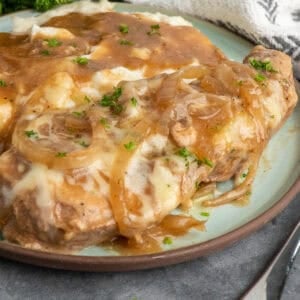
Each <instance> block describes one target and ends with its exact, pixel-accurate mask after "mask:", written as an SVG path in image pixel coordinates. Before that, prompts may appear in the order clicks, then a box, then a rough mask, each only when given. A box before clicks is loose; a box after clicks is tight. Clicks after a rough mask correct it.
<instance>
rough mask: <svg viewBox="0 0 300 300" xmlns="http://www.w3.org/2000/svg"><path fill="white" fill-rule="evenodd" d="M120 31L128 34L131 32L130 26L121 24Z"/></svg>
mask: <svg viewBox="0 0 300 300" xmlns="http://www.w3.org/2000/svg"><path fill="white" fill-rule="evenodd" d="M119 30H120V32H122V33H125V34H126V33H128V31H129V28H128V25H126V24H120V25H119Z"/></svg>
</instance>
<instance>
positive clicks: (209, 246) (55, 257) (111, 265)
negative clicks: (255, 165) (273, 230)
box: [0, 3, 300, 272]
mask: <svg viewBox="0 0 300 300" xmlns="http://www.w3.org/2000/svg"><path fill="white" fill-rule="evenodd" d="M117 4H122V5H124V3H117ZM127 5H132V4H128V3H125V5H124V6H127ZM134 6H141V5H134ZM143 6H144V5H143ZM144 7H145V6H144ZM26 11H31V10H23V11H20V12H26ZM163 11H166V10H163ZM20 12H15V13H11V14H7V15H5V16H2V17H0V18H3V19H6V18H11V17H13V16H16V15H18V14H19V13H20ZM170 13H172V11H170ZM173 13H174V12H173ZM180 16H182V17H185V16H186V15H185V14H180ZM187 17H188V18H190V19H191V18H192V19H195V20H196V21H202V22H205V23H207V24H210V25H214V26H215V27H217V28H220V27H219V26H217V25H215V24H212V23H210V22H207V21H205V20H200V19H197V18H195V17H193V16H190V15H188V16H187ZM223 29H224V30H226V31H227V32H230V31H229V30H227V29H226V28H223ZM230 33H231V34H234V33H232V32H230ZM238 37H239V38H241V39H244V38H243V37H240V36H238ZM244 40H246V41H247V39H244ZM298 193H300V176H298V178H297V179H296V180H295V182H294V183H293V184H292V186H291V187H290V189H289V190H288V191H287V192H286V193H285V194H284V195H283V196H282V197H281V198H280V199H278V200H277V201H276V203H274V204H273V206H271V207H270V208H269V209H267V210H266V211H264V212H263V213H261V214H260V215H258V216H257V217H255V218H254V219H252V220H250V221H249V222H247V223H245V224H244V225H242V226H240V227H238V228H236V229H234V230H232V231H230V232H228V233H225V234H223V235H221V236H218V237H216V238H213V239H211V240H208V241H205V242H201V243H197V244H194V245H190V246H185V247H180V248H178V249H174V250H168V251H162V252H159V253H153V254H146V255H136V256H83V255H71V254H60V253H52V252H44V251H38V250H32V249H26V248H23V247H21V246H19V245H15V244H11V243H9V242H5V241H4V242H0V257H3V258H6V259H9V260H14V261H18V262H22V263H26V264H31V265H36V266H41V267H48V268H53V269H61V270H71V271H86V272H123V271H135V270H143V269H152V268H157V267H163V266H167V265H173V264H178V263H182V262H185V261H190V260H193V259H196V258H199V257H201V256H205V255H207V254H210V253H212V252H215V251H220V250H222V249H224V248H225V247H228V246H230V245H231V244H233V243H235V242H237V241H240V240H241V239H243V238H245V237H246V236H248V235H250V234H251V233H253V232H255V231H256V230H258V229H259V228H261V227H262V226H264V225H265V224H266V223H268V222H269V221H271V220H272V219H273V218H274V217H276V216H277V215H278V214H279V213H280V212H281V211H282V210H283V209H284V208H285V207H286V206H287V205H288V204H289V203H290V202H291V201H292V200H293V199H294V198H295V197H296V196H297V194H298Z"/></svg>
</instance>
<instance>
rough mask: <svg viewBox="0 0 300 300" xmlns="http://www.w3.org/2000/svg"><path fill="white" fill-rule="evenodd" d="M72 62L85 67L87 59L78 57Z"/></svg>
mask: <svg viewBox="0 0 300 300" xmlns="http://www.w3.org/2000/svg"><path fill="white" fill-rule="evenodd" d="M73 62H75V63H77V64H78V65H82V66H83V65H87V64H88V63H89V59H88V58H86V57H82V56H78V57H76V58H74V59H73Z"/></svg>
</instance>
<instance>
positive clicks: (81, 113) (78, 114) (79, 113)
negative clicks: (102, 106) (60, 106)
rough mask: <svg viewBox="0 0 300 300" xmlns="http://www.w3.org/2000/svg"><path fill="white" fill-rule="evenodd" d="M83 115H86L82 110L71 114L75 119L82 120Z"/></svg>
mask: <svg viewBox="0 0 300 300" xmlns="http://www.w3.org/2000/svg"><path fill="white" fill-rule="evenodd" d="M85 114H86V112H85V111H84V110H83V111H73V112H72V115H73V116H74V117H77V118H83V117H85Z"/></svg>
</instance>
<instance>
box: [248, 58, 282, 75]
mask: <svg viewBox="0 0 300 300" xmlns="http://www.w3.org/2000/svg"><path fill="white" fill-rule="evenodd" d="M249 63H250V65H251V66H252V67H253V68H254V69H256V70H261V71H267V72H277V71H276V70H275V69H274V68H273V66H272V64H271V62H270V61H262V60H257V59H255V58H249Z"/></svg>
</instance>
